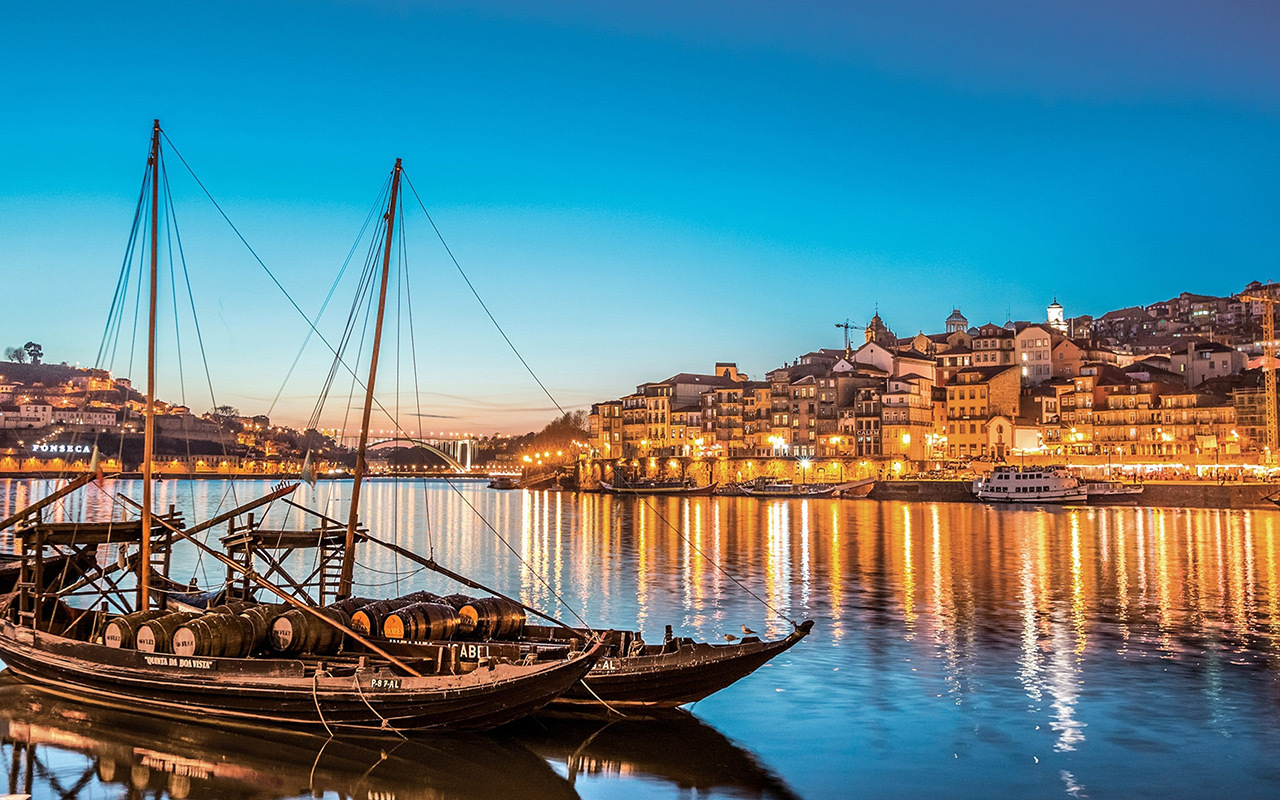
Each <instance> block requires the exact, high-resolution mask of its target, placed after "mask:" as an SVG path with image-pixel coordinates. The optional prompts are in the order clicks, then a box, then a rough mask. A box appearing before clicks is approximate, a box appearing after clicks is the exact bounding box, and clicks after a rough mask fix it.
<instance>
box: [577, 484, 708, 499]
mask: <svg viewBox="0 0 1280 800" xmlns="http://www.w3.org/2000/svg"><path fill="white" fill-rule="evenodd" d="M600 488H601V489H602V490H604V491H605V492H606V493H608V494H616V495H671V496H676V497H709V496H710V495H712V494H715V491H716V484H714V483H711V484H707V485H706V486H692V487H689V486H654V487H643V486H637V487H630V486H614V485H613V484H611V483H605V482H604V481H601V482H600Z"/></svg>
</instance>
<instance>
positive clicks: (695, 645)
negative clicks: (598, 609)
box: [548, 620, 813, 708]
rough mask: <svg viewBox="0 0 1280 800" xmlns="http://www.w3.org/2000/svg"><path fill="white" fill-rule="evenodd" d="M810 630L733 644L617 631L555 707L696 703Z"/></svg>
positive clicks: (807, 624)
mask: <svg viewBox="0 0 1280 800" xmlns="http://www.w3.org/2000/svg"><path fill="white" fill-rule="evenodd" d="M812 629H813V620H806V621H805V622H802V623H800V625H799V626H797V627H796V628H795V630H793V631H792V632H791V633H790V634H788V635H787V636H785V637H784V638H782V639H776V640H773V641H762V640H760V639H759V638H757V637H755V636H748V637H746V638H745V639H742V640H740V641H737V642H734V643H731V644H730V643H726V644H711V643H709V642H698V641H695V640H693V639H689V638H671V639H668V640H667V641H664V642H662V643H660V644H646V643H644V642H643V641H642V640H640V638H639V634H638V633H635V632H631V631H614V632H612V633H611V634H610V635H609V636H608V637H607V638H606V640H605V641H606V649H605V651H604V653H603V654H602V655H601V657H600V661H599V662H598V663H597V664H596V665H595V666H594V667H593V668H592V669H591V671H590V672H588V673H587V677H586V679H585V681H583V683H582V684H578V685H575V686H573V687H571V688H570V689H569V690H568V691H566V692H565V693H564V694H563V695H561V696H560V697H558V698H556V704H558V705H559V704H574V705H583V704H587V705H591V704H594V705H596V706H599V705H600V703H601V701H603V702H604V703H607V704H609V705H613V706H624V707H627V706H644V707H657V708H674V707H677V706H682V705H686V704H688V703H696V702H697V701H699V700H701V699H703V698H705V697H709V696H710V695H712V694H715V693H716V692H718V691H720V690H721V689H725V688H727V687H729V686H731V685H732V684H734V683H737V682H738V681H740V680H742V679H743V678H745V677H747V676H748V675H750V674H751V673H753V672H755V671H756V670H757V669H759V668H760V667H762V666H764V665H765V664H767V663H768V662H769V661H771V660H772V659H774V658H775V657H777V656H779V655H781V654H782V653H784V652H786V651H787V650H789V649H791V648H792V647H794V646H795V645H796V644H798V643H799V642H800V640H801V639H803V638H805V637H806V636H808V635H809V632H810V631H811V630H812ZM548 634H549V635H550V636H554V635H555V631H554V629H548Z"/></svg>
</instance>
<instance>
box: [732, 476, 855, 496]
mask: <svg viewBox="0 0 1280 800" xmlns="http://www.w3.org/2000/svg"><path fill="white" fill-rule="evenodd" d="M837 488H839V484H835V483H791V482H790V481H764V480H758V481H754V482H752V483H747V484H743V486H742V491H743V492H744V493H745V494H746V495H747V496H748V497H781V498H805V497H830V496H831V495H833V494H835V491H836V489H837Z"/></svg>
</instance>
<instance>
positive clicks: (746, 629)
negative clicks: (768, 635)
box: [742, 625, 755, 636]
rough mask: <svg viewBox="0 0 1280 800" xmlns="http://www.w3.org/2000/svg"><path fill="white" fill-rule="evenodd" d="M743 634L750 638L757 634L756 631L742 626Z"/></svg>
mask: <svg viewBox="0 0 1280 800" xmlns="http://www.w3.org/2000/svg"><path fill="white" fill-rule="evenodd" d="M742 632H743V633H745V634H746V635H748V636H752V635H754V634H755V631H753V630H751V629H750V628H748V627H747V626H746V625H743V626H742Z"/></svg>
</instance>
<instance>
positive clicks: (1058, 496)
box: [977, 489, 1087, 506]
mask: <svg viewBox="0 0 1280 800" xmlns="http://www.w3.org/2000/svg"><path fill="white" fill-rule="evenodd" d="M977 497H978V499H979V500H981V501H982V502H984V503H1011V504H1014V505H1037V506H1043V505H1063V504H1066V503H1083V502H1084V501H1085V499H1086V497H1087V495H1085V493H1084V490H1083V489H1082V490H1080V491H1078V492H1062V493H1055V494H1048V493H1046V494H1044V495H1043V496H1038V495H1031V494H1028V495H1021V496H1018V497H1009V496H1008V495H999V494H986V493H983V492H978V493H977Z"/></svg>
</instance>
